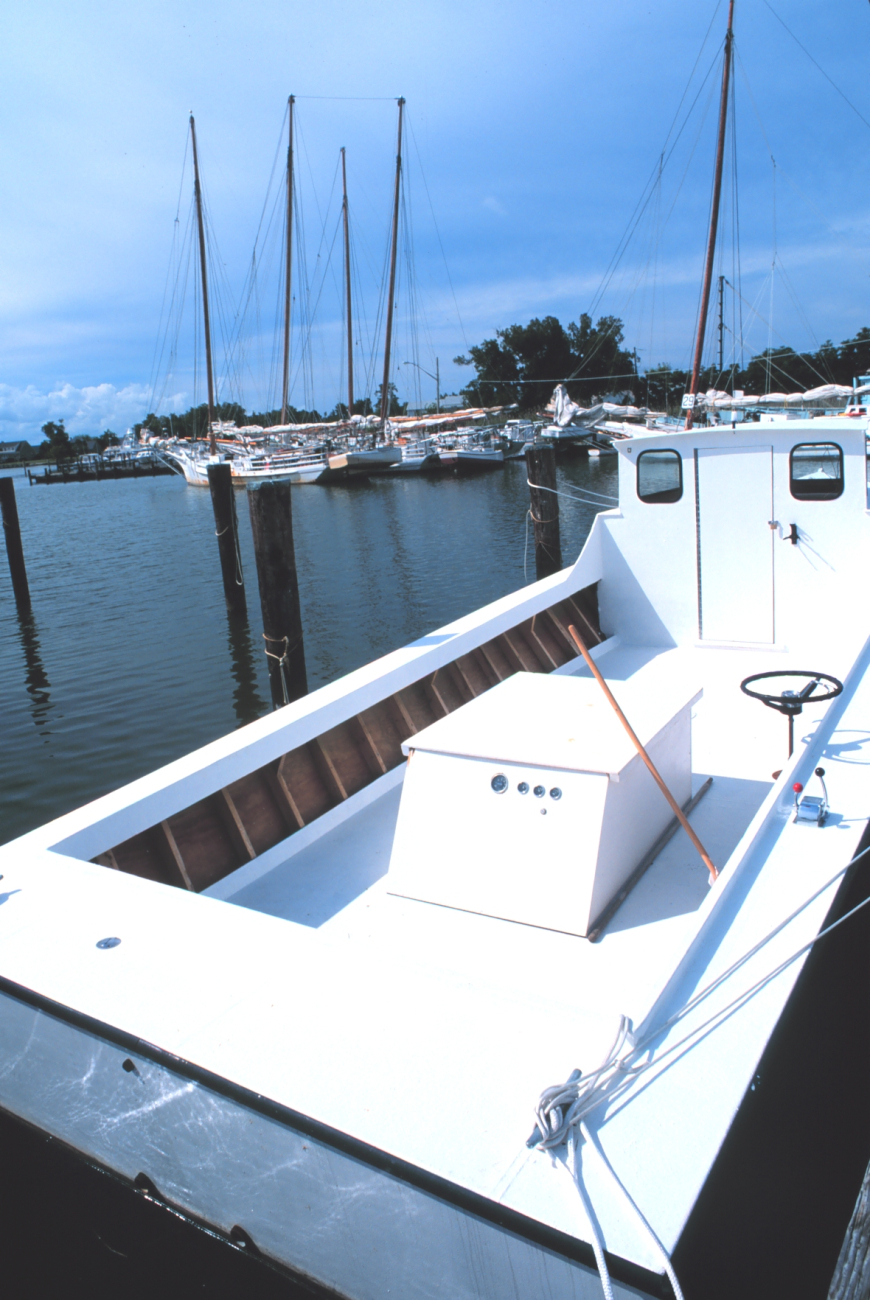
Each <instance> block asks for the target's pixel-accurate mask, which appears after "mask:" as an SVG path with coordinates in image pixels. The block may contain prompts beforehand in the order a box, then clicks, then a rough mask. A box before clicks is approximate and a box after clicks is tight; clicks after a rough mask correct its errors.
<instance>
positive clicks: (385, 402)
mask: <svg viewBox="0 0 870 1300" xmlns="http://www.w3.org/2000/svg"><path fill="white" fill-rule="evenodd" d="M404 107H405V101H404V99H400V100H399V142H398V147H397V149H396V192H395V197H394V199H393V235H392V242H391V244H390V287H389V291H388V293H387V333H386V337H385V339H384V383H383V387H382V389H381V421H382V423H384V424H385V423H386V420H387V416H388V415H389V414H390V347H391V345H392V342H393V297H394V295H395V292H396V250H397V248H398V244H399V189H400V184H401V180H402V110H403V109H404Z"/></svg>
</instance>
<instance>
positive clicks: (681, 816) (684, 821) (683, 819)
mask: <svg viewBox="0 0 870 1300" xmlns="http://www.w3.org/2000/svg"><path fill="white" fill-rule="evenodd" d="M568 631H569V632H570V634H571V638H572V640H573V641H574V644H575V645H576V646H577V649H578V650H579V651H580V653H581V655H582V656H583V658H584V659H585V660H586V662H587V664H588V665H589V670H590V672H591V673H592V676H593V677H594V678H595V680H596V681H597V682H598V685H599V686H600V687H601V689H602V690H603V691H604V694H605V695H606V696H607V698H608V700H609V701H610V703H611V705H612V706H613V711H614V712H615V714H616V716H617V717H618V718H619V721H620V722H621V723H622V725H623V726H624V727H625V730H626V731H627V732H628V734H629V736H630V737H631V740H632V743H633V745H634V747H635V749H636V750H637V752H638V753H639V754H640V756H641V758H642V759H643V761H644V762H645V763H646V765H647V767H648V768H649V770H650V773H651V775H652V777H653V779H654V781H655V783H656V785H657V786H658V788H659V789H660V790H661V792H662V794H663V795H664V796H665V798H666V799H667V801H668V803H669V804H670V805H671V808H672V809H673V811H674V814H675V816H676V817H677V819H678V821H679V823H680V825H681V826H682V827H683V829H684V831H685V832H686V834H687V835H688V837H689V839H690V840H691V841H692V843H693V844H694V846H695V848H696V849H697V850H698V852H699V854H700V855H701V861H702V862H703V863H704V866H705V867H706V868H707V870H708V871H709V873H710V881H711V882H712V881H714V880H717V879H718V877H719V872H718V871H717V870H716V868H715V867H714V866H713V863H712V862H711V860H710V856H709V854H708V853H707V850H706V849H705V848H704V845H703V844H702V843H701V841H700V840H699V839H698V837H697V835H696V834H695V832H694V831H693V830H692V827H691V826H690V825H689V819H688V817H687V816H686V815H685V813H684V812H683V810H682V808H681V807H680V805H679V804H678V803H677V801H676V799H675V798H674V796H673V795H672V794H671V792H670V790H669V789H668V787H667V786H666V785H665V783H664V780H663V779H662V776H661V773H660V772H659V770H658V768H657V767H656V765H655V763H654V762H653V761H652V759H651V758H650V756H649V754H648V753H647V752H646V750H645V749H644V747H643V745H642V744H641V743H640V741H639V739H638V738H637V736H636V735H635V732H634V730H633V728H632V726H631V723H630V722H629V720H628V718H627V717H626V716H625V714H624V713H623V711H622V709H621V708H620V707H619V705H618V704H617V703H616V700H615V699H614V697H613V693H612V691H611V690H610V687H609V686H608V685H607V682H606V681H605V680H604V678H603V677H602V676H601V673H600V672H599V670H598V666H597V665H596V663H595V660H594V659H593V658H592V656H591V655H590V653H589V651H588V650H587V649H586V645H585V643H584V641H583V638H582V637H581V635H580V633H579V632H578V631H577V629H576V627H575V626H574V624H573V623H572V624H571V625H570V626H569V628H568Z"/></svg>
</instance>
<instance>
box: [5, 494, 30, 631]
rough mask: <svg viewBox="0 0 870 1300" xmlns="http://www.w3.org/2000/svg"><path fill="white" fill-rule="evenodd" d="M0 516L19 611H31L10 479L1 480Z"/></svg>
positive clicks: (15, 505) (16, 508)
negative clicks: (0, 516) (0, 515)
mask: <svg viewBox="0 0 870 1300" xmlns="http://www.w3.org/2000/svg"><path fill="white" fill-rule="evenodd" d="M0 514H2V516H3V533H4V535H5V537H6V554H7V556H8V557H9V572H10V573H11V575H12V591H13V593H14V595H15V603H16V604H17V606H18V608H19V610H21V611H22V612H26V611H27V610H29V609H30V588H29V587H28V585H27V571H26V569H25V567H24V550H23V548H22V546H21V527H20V525H19V523H18V505H17V502H16V500H15V484H14V483H13V481H12V479H11V478H9V477H6V478H0Z"/></svg>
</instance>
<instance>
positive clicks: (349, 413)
mask: <svg viewBox="0 0 870 1300" xmlns="http://www.w3.org/2000/svg"><path fill="white" fill-rule="evenodd" d="M341 189H342V194H343V196H344V198H343V203H342V211H343V213H344V283H345V292H346V294H347V418H348V419H350V417H351V416H352V415H353V317H352V315H351V310H350V229H349V226H348V212H347V171H346V169H345V164H344V149H342V151H341Z"/></svg>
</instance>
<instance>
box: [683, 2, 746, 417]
mask: <svg viewBox="0 0 870 1300" xmlns="http://www.w3.org/2000/svg"><path fill="white" fill-rule="evenodd" d="M733 25H734V0H729V4H728V31H727V32H726V33H725V63H724V66H723V68H722V98H721V100H720V101H719V134H718V138H717V140H716V171H715V173H714V176H713V207H712V210H711V212H710V233H709V235H708V236H707V260H706V262H705V264H704V285H703V288H702V290H701V314H700V316H699V317H698V337H697V338H696V340H695V359H694V361H693V363H692V381H691V383H690V384H689V393H690V395H691V396H693V397H694V395H695V394H696V393H697V391H698V376H699V375H700V373H701V353H702V351H703V348H704V334H705V332H706V329H707V311H708V308H709V306H710V289H711V286H712V283H713V258H714V257H715V255H716V231H717V229H718V226H719V199H720V197H721V194H722V164H723V161H724V158H725V127H726V125H727V122H728V86H729V83H730V80H731V58H732V47H733V44H734V31H733ZM693 415H694V411H693V410H692V407H691V406H690V407H689V409H688V410H687V411H686V428H687V429H691V427H692V423H693Z"/></svg>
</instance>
